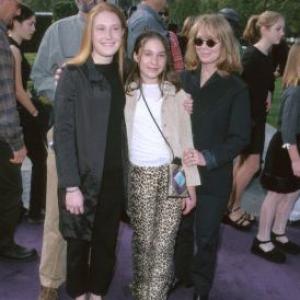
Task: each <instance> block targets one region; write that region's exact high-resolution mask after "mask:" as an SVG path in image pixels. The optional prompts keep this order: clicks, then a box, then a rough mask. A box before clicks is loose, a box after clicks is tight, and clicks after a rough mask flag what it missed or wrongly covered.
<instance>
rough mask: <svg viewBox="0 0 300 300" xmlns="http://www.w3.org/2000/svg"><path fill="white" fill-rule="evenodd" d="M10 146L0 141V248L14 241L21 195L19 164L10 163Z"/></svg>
mask: <svg viewBox="0 0 300 300" xmlns="http://www.w3.org/2000/svg"><path fill="white" fill-rule="evenodd" d="M12 157H13V154H12V151H11V148H10V146H9V145H8V144H7V143H5V142H1V141H0V249H1V248H2V247H7V246H10V245H12V244H13V243H14V233H15V228H16V226H17V223H18V220H19V216H20V209H21V196H22V177H21V165H16V164H12V163H11V162H10V161H9V159H10V158H12Z"/></svg>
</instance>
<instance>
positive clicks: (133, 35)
mask: <svg viewBox="0 0 300 300" xmlns="http://www.w3.org/2000/svg"><path fill="white" fill-rule="evenodd" d="M166 3H167V1H166V0H161V1H157V0H143V1H141V2H140V4H139V5H138V6H137V9H136V11H135V12H134V13H133V14H132V15H131V17H130V18H129V19H128V22H127V24H128V37H127V56H128V58H130V59H132V56H133V48H134V45H135V41H136V39H137V38H138V37H139V36H140V35H141V34H142V33H144V32H145V31H156V32H158V33H160V34H161V35H162V36H164V37H166V38H167V34H168V31H167V29H166V26H165V24H164V22H163V20H162V18H161V17H160V15H159V12H160V11H161V10H162V8H163V7H165V6H166Z"/></svg>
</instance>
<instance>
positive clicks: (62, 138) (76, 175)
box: [54, 59, 126, 240]
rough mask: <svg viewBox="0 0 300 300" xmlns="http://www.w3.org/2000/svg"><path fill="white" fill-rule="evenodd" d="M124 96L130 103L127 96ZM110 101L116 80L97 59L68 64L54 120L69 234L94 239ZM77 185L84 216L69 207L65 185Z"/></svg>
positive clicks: (62, 213) (63, 218)
mask: <svg viewBox="0 0 300 300" xmlns="http://www.w3.org/2000/svg"><path fill="white" fill-rule="evenodd" d="M122 95H123V94H122ZM120 101H121V102H122V103H123V107H124V105H125V96H124V98H122V99H120ZM110 103H111V89H110V85H109V83H108V82H107V80H106V79H105V78H104V76H103V75H102V74H101V73H100V72H98V71H97V70H96V68H95V66H94V63H93V62H92V60H91V59H89V60H88V61H87V62H86V63H84V64H83V65H81V66H67V67H66V68H65V70H64V72H63V74H62V76H61V79H60V80H59V82H58V86H57V90H56V96H55V125H54V147H55V153H56V165H57V174H58V186H59V205H60V229H61V231H62V234H63V236H64V237H72V238H80V239H84V240H90V238H91V229H92V225H93V221H94V216H95V210H96V205H97V202H98V198H99V193H100V188H101V180H102V172H103V167H104V158H105V150H106V140H107V129H108V121H109V113H110ZM124 128H125V126H124ZM124 132H125V131H124ZM123 140H124V141H125V136H123ZM124 148H126V144H124ZM125 150H126V149H125ZM72 186H78V187H80V189H81V191H82V193H83V196H84V199H85V201H84V209H85V212H84V214H83V215H79V216H76V215H71V214H70V213H68V212H67V211H66V209H65V188H67V187H72Z"/></svg>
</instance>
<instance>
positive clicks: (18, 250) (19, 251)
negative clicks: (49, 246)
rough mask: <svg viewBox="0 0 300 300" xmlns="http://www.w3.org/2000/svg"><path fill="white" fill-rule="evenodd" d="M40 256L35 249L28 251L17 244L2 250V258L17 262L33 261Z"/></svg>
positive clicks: (0, 255)
mask: <svg viewBox="0 0 300 300" xmlns="http://www.w3.org/2000/svg"><path fill="white" fill-rule="evenodd" d="M37 257H38V254H37V251H36V250H35V249H27V248H25V247H22V246H20V245H17V244H13V245H11V246H9V247H5V248H3V249H0V258H4V259H10V260H16V261H32V260H34V259H37Z"/></svg>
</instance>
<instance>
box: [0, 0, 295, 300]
mask: <svg viewBox="0 0 300 300" xmlns="http://www.w3.org/2000/svg"><path fill="white" fill-rule="evenodd" d="M21 2H22V1H17V0H0V58H1V61H0V195H1V196H0V197H1V200H0V258H2V259H13V260H19V261H28V260H33V259H36V258H37V251H36V250H35V249H27V248H25V247H24V246H21V245H18V244H17V243H16V242H15V241H14V233H15V229H16V226H17V224H18V222H19V221H20V215H22V214H25V211H26V209H25V208H24V207H23V206H22V202H21V195H22V179H21V164H22V162H23V160H24V158H25V157H26V155H27V156H28V157H29V159H30V160H31V162H32V178H31V193H30V203H29V208H28V212H26V214H27V220H28V222H31V223H41V222H44V233H43V244H42V251H41V260H40V267H39V277H40V283H41V291H40V295H39V300H57V299H58V288H59V287H60V286H61V285H62V283H64V282H65V283H66V291H67V293H68V294H69V296H70V297H72V298H74V299H77V300H84V299H92V300H102V299H103V297H104V296H105V295H106V294H107V292H108V289H109V286H110V283H111V281H112V277H113V273H114V268H115V262H116V253H115V252H116V244H117V237H118V229H119V224H120V220H121V219H122V218H123V219H124V218H125V219H126V221H127V222H129V223H130V226H131V228H132V230H133V239H132V256H133V267H132V268H133V279H132V282H131V283H128V284H129V287H130V291H131V295H132V297H133V298H134V299H136V300H165V299H167V298H168V296H169V294H170V293H171V292H172V291H174V289H176V288H177V287H191V286H193V287H194V295H193V299H194V300H205V299H209V296H210V291H211V289H212V286H213V280H214V277H215V269H216V268H215V267H216V263H217V261H216V257H217V251H218V240H219V229H220V224H221V222H222V221H223V222H224V223H227V224H229V225H231V226H232V227H234V228H235V229H238V230H242V231H246V230H250V229H251V228H252V225H253V224H254V223H255V216H253V215H251V214H249V213H248V212H246V211H244V210H243V209H242V208H241V197H242V195H243V193H244V191H245V189H246V188H247V186H248V185H249V183H250V182H251V180H252V179H253V177H254V176H256V175H257V174H259V173H260V172H261V184H262V186H263V187H264V188H265V189H266V190H267V195H266V198H265V199H264V201H263V204H262V207H261V211H260V216H259V223H258V233H257V235H256V237H255V238H254V240H253V244H252V247H251V252H252V253H253V254H255V255H258V256H260V257H262V258H264V259H266V260H268V261H271V262H275V263H284V262H285V261H286V258H287V254H294V255H296V254H300V246H299V245H297V244H296V243H294V242H292V241H290V240H289V239H288V237H287V235H286V227H287V221H288V217H289V213H290V211H291V210H292V208H293V205H294V203H295V201H296V200H297V198H298V197H299V195H300V193H299V191H300V155H299V147H300V138H299V136H300V121H299V120H300V106H299V100H300V99H299V98H300V42H299V41H296V42H295V44H294V45H293V46H291V49H288V48H284V49H286V52H285V54H286V55H285V56H284V57H285V58H287V61H286V62H285V59H284V60H280V63H274V60H272V56H271V54H272V49H274V47H276V46H277V45H280V44H281V43H283V41H284V30H285V20H284V17H283V16H282V15H281V14H280V13H278V12H274V11H265V12H262V13H261V14H259V15H253V16H251V17H250V18H249V20H248V23H247V25H246V28H245V30H244V32H243V34H242V36H241V28H240V18H239V14H238V13H237V12H236V11H235V10H234V9H232V8H224V9H222V10H220V11H219V12H216V13H211V14H202V15H200V16H188V17H187V19H186V20H185V22H184V24H183V27H182V30H181V31H180V32H179V33H178V32H174V28H173V27H174V26H173V27H172V26H168V25H171V24H169V10H168V6H167V3H166V2H167V1H155V0H143V1H141V3H139V5H137V6H135V7H132V8H131V9H130V11H128V17H127V19H126V18H125V15H124V13H123V11H122V10H121V9H120V8H119V7H117V6H116V5H113V4H110V3H107V2H106V1H104V0H96V1H89V0H75V3H76V5H77V7H78V14H76V15H73V16H70V17H67V18H64V19H61V20H58V21H56V22H54V23H53V24H52V25H51V26H50V27H49V28H48V29H47V31H46V33H45V35H44V37H43V39H42V41H41V44H40V46H39V49H38V52H37V55H36V57H35V60H34V63H33V66H32V69H31V66H30V64H29V62H28V61H27V59H26V56H25V55H24V50H23V47H22V42H23V41H24V40H30V39H31V37H32V35H33V34H34V31H35V26H36V20H35V16H34V12H33V11H32V10H31V9H30V8H29V7H27V6H25V5H24V4H22V3H21ZM288 52H289V54H288V55H287V53H288ZM273 58H274V57H273ZM281 75H282V86H283V93H282V101H281V108H280V113H279V121H278V130H277V132H276V133H275V135H274V136H273V137H272V140H271V142H270V145H269V147H268V150H267V155H266V158H265V162H264V164H263V158H262V153H263V148H264V143H265V125H266V118H267V113H268V111H269V110H270V107H271V103H272V94H273V92H274V84H275V77H276V76H281ZM30 78H31V80H32V83H33V87H32V88H30V89H29V86H28V82H29V80H30ZM45 107H48V108H49V107H53V108H52V109H51V110H49V109H45ZM47 139H48V140H47ZM174 164H175V165H178V166H179V167H181V169H182V170H183V172H180V173H178V174H179V175H180V177H176V178H175V177H174V178H175V179H174V178H173V176H174V173H173V169H172V167H173V166H174ZM178 174H177V175H178ZM179 175H178V176H179ZM178 178H179V179H180V180H179V179H178ZM174 181H175V183H174ZM182 183H185V185H186V193H182V192H181V193H178V194H174V191H173V190H172V188H173V186H174V184H177V185H178V184H182ZM176 187H177V186H176ZM125 212H126V213H127V214H128V216H127V215H126V213H125Z"/></svg>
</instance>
